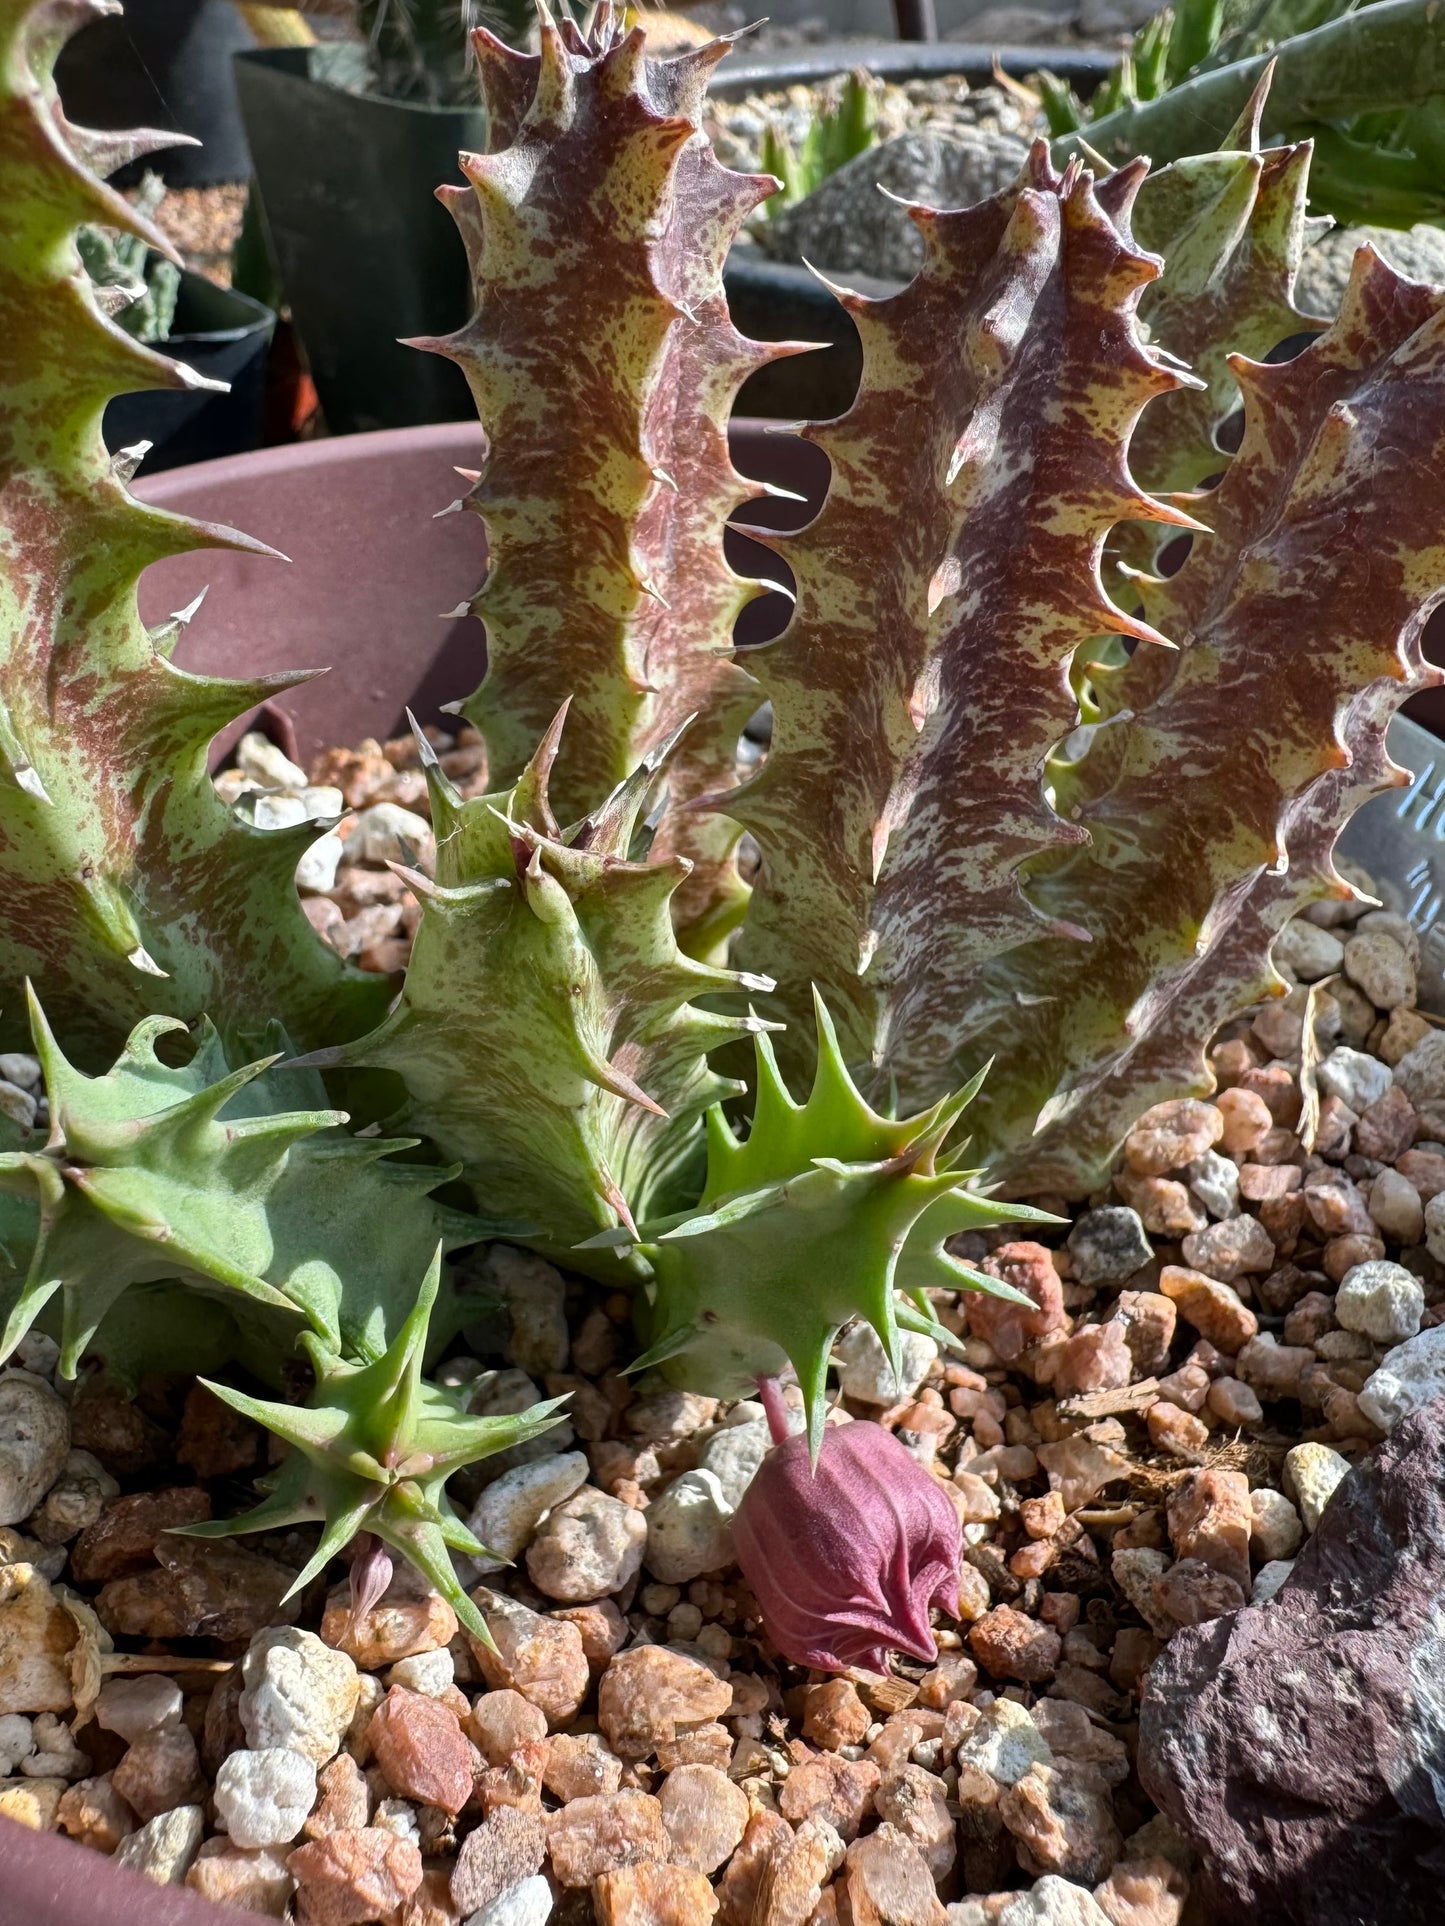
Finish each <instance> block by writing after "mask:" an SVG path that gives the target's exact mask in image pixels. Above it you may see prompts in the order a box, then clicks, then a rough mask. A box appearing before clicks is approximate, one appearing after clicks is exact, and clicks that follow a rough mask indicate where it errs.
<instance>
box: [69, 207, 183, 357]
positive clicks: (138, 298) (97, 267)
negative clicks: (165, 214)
mask: <svg viewBox="0 0 1445 1926" xmlns="http://www.w3.org/2000/svg"><path fill="white" fill-rule="evenodd" d="M165 193H166V184H165V182H164V181H163V180H162V179H161V177H160V175H159V174H151V173H146V174H144V175H142V177H141V184H140V188H139V190H138V192H137V194H136V197H135V199H134V201H133V202H132V203H131V205H132V206H133V207H134V208H135V210H136V212H137V213H138V214H139V215H141V216H142V217H143V218H144V219H145V220H153V219H154V218H155V215H156V212H157V210H158V209H159V207H160V204H161V202H162V201H163V200H164V199H165ZM76 245H77V246H78V247H79V249H80V258H81V260H82V261H84V263H85V271H86V273H87V274H88V275H89V276H90V278H91V280H92V281H94V283H95V287H96V299H97V300H98V301H99V302H100V303H101V304H102V306H103V307H105V309H106V311H107V312H109V313H111V314H113V315H114V317H115V319H116V321H117V322H118V323H119V324H120V326H121V327H122V328H124V329H125V331H126V333H127V334H131V335H134V336H135V338H136V340H137V341H164V340H165V339H166V337H167V336H168V335H169V334H170V331H171V323H172V321H173V320H174V319H175V314H176V297H177V295H178V294H179V293H180V288H181V271H180V269H179V268H178V267H177V266H176V264H175V262H174V261H167V260H165V259H164V258H163V257H162V256H160V255H153V254H152V252H151V249H150V248H149V246H148V245H147V244H146V242H145V241H144V240H143V239H142V238H141V236H140V235H138V234H112V233H109V232H107V230H106V229H105V228H101V227H83V228H81V229H80V231H79V233H78V234H77V235H76ZM107 296H108V297H109V299H107ZM112 304H113V305H112Z"/></svg>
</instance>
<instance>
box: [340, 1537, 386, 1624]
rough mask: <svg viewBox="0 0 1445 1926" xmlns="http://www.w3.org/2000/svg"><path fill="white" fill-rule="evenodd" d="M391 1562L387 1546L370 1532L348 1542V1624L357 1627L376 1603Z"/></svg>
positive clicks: (384, 1588) (383, 1587)
mask: <svg viewBox="0 0 1445 1926" xmlns="http://www.w3.org/2000/svg"><path fill="white" fill-rule="evenodd" d="M391 1577H392V1563H391V1556H390V1554H389V1553H388V1551H387V1549H386V1546H385V1545H383V1544H382V1542H381V1540H380V1539H379V1538H376V1537H373V1535H372V1534H371V1533H370V1532H369V1531H359V1532H358V1533H357V1534H356V1536H355V1538H354V1539H353V1540H352V1541H351V1620H350V1623H351V1627H352V1629H353V1630H356V1629H357V1628H358V1627H359V1626H360V1624H361V1621H362V1620H363V1619H364V1618H365V1617H366V1614H367V1613H368V1612H369V1611H370V1610H371V1608H372V1606H373V1605H376V1604H379V1603H380V1601H381V1600H382V1598H384V1597H385V1595H386V1588H387V1586H388V1585H390V1583H391Z"/></svg>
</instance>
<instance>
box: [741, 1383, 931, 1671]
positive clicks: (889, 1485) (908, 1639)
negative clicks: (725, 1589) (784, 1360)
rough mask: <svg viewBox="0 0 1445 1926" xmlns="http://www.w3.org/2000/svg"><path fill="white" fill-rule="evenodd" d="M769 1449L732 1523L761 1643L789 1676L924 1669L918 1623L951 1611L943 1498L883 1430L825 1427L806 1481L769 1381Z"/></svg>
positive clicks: (924, 1630)
mask: <svg viewBox="0 0 1445 1926" xmlns="http://www.w3.org/2000/svg"><path fill="white" fill-rule="evenodd" d="M759 1389H760V1391H761V1392H762V1396H763V1403H764V1407H765V1409H766V1410H767V1413H768V1420H769V1424H770V1426H771V1428H772V1433H773V1438H774V1440H775V1442H774V1446H773V1449H772V1450H771V1451H770V1452H769V1453H768V1455H767V1457H766V1458H764V1460H763V1462H762V1465H761V1466H760V1467H759V1469H758V1473H757V1476H756V1477H755V1478H754V1479H753V1481H752V1483H751V1484H750V1485H749V1486H748V1488H747V1491H746V1492H745V1493H744V1494H743V1500H742V1503H741V1504H740V1505H739V1506H738V1509H737V1513H736V1515H735V1517H734V1519H733V1545H734V1548H735V1550H736V1553H737V1560H738V1564H739V1565H740V1566H741V1567H742V1572H743V1576H744V1577H745V1578H746V1579H747V1581H748V1583H749V1584H750V1585H751V1586H752V1588H753V1591H754V1593H755V1594H756V1595H757V1600H758V1604H759V1605H760V1606H761V1608H762V1614H763V1624H764V1625H765V1626H766V1628H767V1632H768V1636H769V1638H771V1640H772V1641H773V1643H774V1645H776V1646H777V1648H778V1650H779V1651H780V1652H781V1653H782V1654H783V1656H784V1657H785V1658H788V1659H791V1660H792V1662H793V1663H794V1664H795V1665H808V1666H816V1667H817V1668H818V1669H819V1670H820V1671H825V1672H841V1671H844V1670H846V1669H847V1668H848V1667H849V1666H859V1667H861V1668H863V1669H865V1670H867V1671H870V1672H886V1671H887V1670H888V1654H889V1652H890V1651H892V1650H897V1651H900V1652H910V1653H912V1655H913V1656H914V1657H915V1658H918V1659H933V1658H936V1657H937V1655H938V1648H937V1646H936V1645H935V1644H934V1641H933V1633H932V1631H931V1630H930V1629H929V1623H928V1611H929V1607H930V1606H931V1605H939V1606H941V1607H942V1608H943V1609H944V1610H945V1611H947V1612H956V1611H957V1609H958V1567H959V1559H960V1557H961V1556H962V1549H963V1534H962V1532H961V1530H960V1527H959V1521H958V1513H957V1512H956V1511H955V1510H954V1507H953V1505H952V1503H951V1502H950V1500H949V1498H948V1495H947V1493H946V1492H945V1491H944V1490H943V1488H942V1487H941V1485H940V1484H939V1482H938V1480H937V1479H936V1478H934V1477H933V1476H932V1475H931V1473H929V1472H927V1471H925V1470H924V1468H923V1466H922V1465H920V1464H919V1463H918V1461H917V1459H916V1458H913V1457H911V1456H910V1455H909V1453H908V1452H906V1451H905V1450H904V1449H903V1446H902V1445H901V1444H899V1442H898V1440H897V1439H896V1438H895V1437H894V1436H893V1434H892V1433H891V1432H889V1431H885V1430H884V1429H883V1427H882V1425H879V1424H869V1423H868V1422H867V1421H866V1420H863V1419H859V1420H856V1421H855V1422H854V1423H852V1424H843V1425H829V1426H828V1428H827V1429H826V1430H825V1431H824V1433H823V1442H822V1446H821V1448H820V1450H819V1452H818V1463H817V1467H816V1469H815V1468H814V1467H813V1466H811V1465H810V1464H809V1462H808V1441H807V1438H806V1437H804V1436H802V1435H799V1436H796V1437H788V1436H787V1435H786V1421H785V1418H784V1414H783V1408H782V1397H781V1393H780V1391H779V1388H778V1385H777V1381H776V1379H772V1380H764V1381H763V1383H762V1384H761V1385H760V1386H759Z"/></svg>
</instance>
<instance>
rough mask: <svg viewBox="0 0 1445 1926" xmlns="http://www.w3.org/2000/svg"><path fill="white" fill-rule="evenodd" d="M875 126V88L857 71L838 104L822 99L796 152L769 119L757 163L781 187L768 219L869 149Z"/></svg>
mask: <svg viewBox="0 0 1445 1926" xmlns="http://www.w3.org/2000/svg"><path fill="white" fill-rule="evenodd" d="M877 121H878V83H877V82H876V81H875V80H874V79H873V77H872V75H871V74H870V73H868V72H867V70H866V69H865V68H861V67H855V68H854V70H853V72H852V73H850V74H849V75H848V77H847V78H846V79H845V80H844V82H843V85H842V87H841V88H840V89H839V92H838V96H837V99H836V100H825V101H824V102H823V103H822V104H821V105H820V106H819V107H818V109H817V111H816V112H815V113H814V114H813V116H812V118H811V119H810V120H809V122H808V125H807V129H806V131H805V132H804V134H803V136H802V139H801V140H800V141H799V142H798V144H797V147H796V148H795V147H794V146H793V143H792V141H791V140H790V139H789V138H788V135H787V133H786V131H785V130H784V129H783V128H782V127H781V126H780V125H779V124H778V123H777V122H776V121H775V120H769V122H768V124H767V126H766V127H765V128H764V129H763V142H762V150H761V155H760V158H761V160H762V165H763V171H764V173H767V174H772V175H774V176H775V177H776V178H777V179H778V180H779V181H780V182H781V183H782V185H781V186H780V187H779V189H778V192H777V193H776V194H774V195H773V196H772V197H771V198H770V199H769V200H767V201H766V202H765V203H764V207H765V210H766V212H767V214H768V217H769V219H772V218H774V217H775V216H777V215H778V214H781V213H782V211H783V209H784V208H785V207H791V206H793V204H794V203H795V202H797V201H801V200H806V198H807V197H808V195H809V194H811V193H813V191H814V190H815V189H816V188H817V187H819V186H821V184H822V183H823V182H824V181H825V180H827V178H828V176H829V175H830V174H836V173H837V171H838V169H839V168H840V167H842V166H844V165H846V163H847V162H848V161H850V160H856V159H857V157H858V155H859V154H866V153H867V151H868V149H869V148H870V147H871V146H872V145H873V142H874V139H875V132H874V130H875V128H876V125H877Z"/></svg>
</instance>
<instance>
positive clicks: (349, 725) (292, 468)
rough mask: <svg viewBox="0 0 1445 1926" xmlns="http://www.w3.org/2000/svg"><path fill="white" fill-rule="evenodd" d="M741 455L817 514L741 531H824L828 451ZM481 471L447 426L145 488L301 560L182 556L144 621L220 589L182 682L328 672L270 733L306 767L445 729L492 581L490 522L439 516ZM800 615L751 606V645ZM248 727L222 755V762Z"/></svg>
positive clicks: (458, 432) (754, 438)
mask: <svg viewBox="0 0 1445 1926" xmlns="http://www.w3.org/2000/svg"><path fill="white" fill-rule="evenodd" d="M732 443H733V454H734V459H735V460H736V462H737V464H738V467H739V468H740V469H741V470H742V472H743V473H744V474H747V475H750V476H754V477H756V478H757V479H759V480H762V481H769V482H774V483H777V484H780V485H781V486H783V487H786V488H791V489H794V490H796V491H798V492H799V493H801V494H803V495H805V496H806V498H807V499H806V501H805V502H804V503H801V504H800V503H796V502H780V501H777V500H776V499H773V498H766V499H764V500H762V501H759V502H755V503H750V504H748V506H747V507H746V508H744V509H743V510H742V512H741V519H743V520H745V521H747V522H751V523H753V524H755V525H757V526H760V527H769V528H798V527H801V526H802V525H803V523H804V522H806V521H807V520H808V519H809V518H810V517H811V516H812V515H813V514H814V513H816V511H817V506H818V503H819V502H820V501H821V499H822V494H823V491H824V489H825V487H826V485H827V475H828V464H827V459H826V457H825V456H824V455H823V454H822V453H821V452H820V450H818V449H817V448H814V447H812V446H811V445H810V444H809V443H806V442H803V441H800V440H799V439H798V438H797V437H796V436H794V435H786V434H784V435H779V434H776V433H774V432H773V431H772V430H771V429H770V428H769V427H767V426H765V425H764V424H761V423H758V422H749V421H744V422H739V423H736V424H735V425H734V428H733V431H732ZM481 455H482V434H481V430H480V428H478V427H477V425H476V424H475V423H474V422H444V423H442V424H440V425H438V426H434V427H425V428H394V429H382V430H380V431H378V432H376V433H373V434H366V435H346V436H338V437H337V438H336V439H334V440H326V441H314V442H303V443H300V444H297V445H294V446H292V447H288V448H266V449H262V450H260V451H259V452H257V453H255V454H249V455H237V456H233V457H231V458H229V459H227V460H225V461H213V462H205V463H201V464H199V465H197V466H196V467H193V468H177V469H172V470H171V471H170V472H168V473H166V474H161V475H156V476H153V477H152V476H145V477H142V478H140V479H139V480H137V481H136V482H135V483H134V484H133V487H134V492H135V493H136V494H137V495H138V496H140V497H141V498H142V499H143V500H145V501H148V502H153V503H155V504H156V505H157V506H158V507H163V508H173V509H176V510H177V511H180V512H183V513H185V514H188V515H196V516H199V517H201V518H202V519H203V520H208V521H216V522H222V523H225V524H227V525H228V526H230V527H232V528H239V529H243V530H244V531H245V532H246V534H248V535H253V536H256V537H258V538H259V539H260V540H262V541H264V542H269V543H270V544H271V545H272V546H273V547H274V548H277V549H279V550H280V551H281V552H282V553H283V554H284V555H286V556H289V557H290V560H289V562H284V561H274V560H270V559H268V558H266V557H264V556H256V555H238V554H233V553H228V552H225V551H217V550H206V551H203V552H201V553H199V554H189V555H181V556H176V557H174V558H172V559H171V560H168V561H165V562H161V563H158V564H157V565H156V566H155V567H154V568H152V569H149V570H148V571H147V572H146V575H145V576H144V578H143V579H142V582H141V586H140V607H141V613H142V615H143V617H144V618H145V620H146V621H148V622H151V623H156V622H160V621H162V620H163V619H164V618H165V617H166V616H167V615H169V614H171V613H173V612H174V611H175V610H177V609H182V608H185V607H186V606H187V605H188V604H189V603H190V602H192V601H193V600H194V599H195V597H196V596H197V595H198V594H199V593H200V592H201V590H202V589H207V588H208V590H209V592H208V594H207V596H206V599H205V601H204V602H203V603H202V605H201V608H200V610H199V611H198V613H197V614H196V616H195V617H194V619H193V620H192V621H191V623H190V625H189V627H188V628H187V630H186V633H185V635H184V637H183V638H182V640H181V642H180V643H179V645H178V646H177V649H176V661H177V662H178V663H179V664H180V665H181V666H183V667H185V668H188V669H194V670H200V671H204V672H206V673H208V674H212V675H235V676H239V675H256V674H267V673H274V672H279V671H285V670H296V669H308V668H311V669H326V670H329V673H328V674H326V675H323V676H320V677H318V679H317V680H316V681H314V682H310V683H307V684H305V685H304V686H302V687H300V688H297V689H292V690H289V691H287V692H286V693H285V694H283V695H281V696H280V697H279V698H277V699H276V701H275V702H274V703H272V704H270V705H268V707H269V709H270V711H271V713H270V715H269V716H268V718H267V723H268V726H270V727H271V728H272V729H273V731H274V732H275V733H277V734H278V736H279V737H281V738H283V739H284V738H286V736H287V734H288V726H289V729H293V730H294V732H295V740H294V750H293V753H299V756H300V759H301V760H302V761H303V762H305V761H306V760H307V759H308V758H309V757H310V756H312V755H313V754H314V753H315V752H316V751H317V750H319V749H322V748H325V747H327V746H328V745H330V744H332V743H355V742H359V741H361V739H362V738H363V737H365V736H375V737H377V738H378V739H380V740H385V738H386V737H387V736H391V735H395V734H396V733H397V732H398V730H399V729H402V728H404V727H405V711H406V709H407V708H408V707H410V708H411V709H412V710H413V711H414V712H415V714H416V715H417V716H418V718H419V719H420V720H422V721H434V720H436V718H437V717H438V716H439V714H440V710H441V704H442V703H444V702H451V701H454V700H455V699H456V698H457V697H459V696H464V695H468V694H470V692H471V691H472V690H473V689H474V688H475V687H476V686H477V683H478V682H479V681H480V679H481V673H482V667H483V664H484V661H485V655H484V648H483V640H482V629H481V625H480V623H478V622H476V621H474V620H473V619H472V618H471V617H470V616H460V617H459V616H457V615H456V613H455V611H456V609H457V608H458V607H459V606H460V605H461V604H463V603H465V602H466V601H467V600H468V598H469V597H470V596H471V595H473V594H474V593H475V591H476V588H477V585H478V583H479V582H480V581H481V579H482V575H483V572H484V569H485V566H486V554H487V544H486V536H485V533H484V531H483V529H482V525H481V522H480V520H479V519H478V517H477V516H475V515H472V514H454V515H449V514H445V513H442V512H441V511H444V510H445V509H446V507H447V505H448V503H450V502H452V501H455V500H456V499H457V497H458V496H459V495H460V494H462V493H463V492H464V490H465V488H466V486H467V484H466V483H465V481H463V480H462V479H461V477H460V476H459V475H458V474H457V473H456V470H457V469H458V468H474V467H476V465H477V463H478V462H479V461H480V459H481ZM728 541H729V552H730V555H731V558H732V560H733V564H734V566H735V567H737V568H739V569H740V570H742V571H743V572H744V573H756V574H766V575H768V576H771V577H773V578H774V579H777V578H778V576H779V574H780V573H783V574H785V573H786V570H784V569H783V568H782V565H781V564H780V562H779V560H778V558H777V557H776V556H774V555H770V554H766V553H764V551H762V550H761V549H759V548H758V547H757V546H756V544H753V543H750V542H748V541H747V540H746V538H745V537H741V536H735V535H733V534H731V533H730V534H729V537H728ZM445 611H451V613H450V614H448V613H445ZM786 613H787V603H786V602H785V600H784V599H783V598H782V597H781V596H770V597H768V598H767V600H766V601H760V602H757V603H754V604H753V605H752V607H750V608H749V610H748V611H747V614H746V616H745V618H744V621H745V629H744V630H743V631H742V632H741V639H743V640H744V641H748V642H759V641H764V640H767V639H768V637H769V636H771V635H775V634H776V633H777V632H778V630H779V628H781V626H782V622H783V620H784V619H785V617H786ZM253 713H254V712H253ZM248 720H249V719H243V720H242V721H240V722H237V723H235V724H233V725H232V726H231V728H230V729H228V730H227V731H226V732H225V733H224V734H223V735H222V736H219V737H218V738H217V750H216V753H217V757H218V759H219V758H220V757H221V756H223V755H224V754H225V752H226V750H227V749H229V747H230V746H231V745H232V744H233V743H234V741H235V740H236V738H237V736H238V735H239V734H240V733H241V731H242V729H243V728H245V727H246V726H247V723H248ZM286 746H288V747H290V746H291V745H290V744H289V742H288V743H287V744H286Z"/></svg>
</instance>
